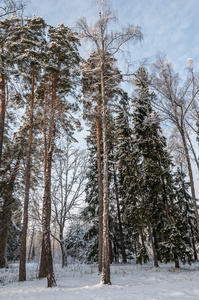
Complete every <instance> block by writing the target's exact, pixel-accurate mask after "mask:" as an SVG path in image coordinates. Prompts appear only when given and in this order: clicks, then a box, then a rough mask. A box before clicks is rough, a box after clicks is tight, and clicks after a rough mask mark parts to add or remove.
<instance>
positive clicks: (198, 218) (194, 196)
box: [180, 127, 199, 231]
mask: <svg viewBox="0 0 199 300" xmlns="http://www.w3.org/2000/svg"><path fill="white" fill-rule="evenodd" d="M180 133H181V137H182V142H183V146H184V150H185V155H186V160H187V166H188V172H189V180H190V185H191V194H192V200H193V207H194V211H195V216H196V222H197V228H198V231H199V214H198V208H197V201H196V194H195V187H194V180H193V172H192V167H191V161H190V157H189V150H188V147H187V142H186V137H185V132H184V129H183V128H182V127H181V128H180Z"/></svg>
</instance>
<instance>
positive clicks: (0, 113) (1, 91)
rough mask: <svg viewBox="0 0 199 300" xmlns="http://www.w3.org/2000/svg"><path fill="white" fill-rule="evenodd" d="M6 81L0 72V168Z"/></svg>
mask: <svg viewBox="0 0 199 300" xmlns="http://www.w3.org/2000/svg"><path fill="white" fill-rule="evenodd" d="M1 53H3V48H2V47H1ZM2 68H4V63H3V62H2ZM5 86H6V83H5V77H4V74H3V73H0V101H1V106H0V168H1V160H2V151H3V135H4V123H5V110H6V88H5Z"/></svg>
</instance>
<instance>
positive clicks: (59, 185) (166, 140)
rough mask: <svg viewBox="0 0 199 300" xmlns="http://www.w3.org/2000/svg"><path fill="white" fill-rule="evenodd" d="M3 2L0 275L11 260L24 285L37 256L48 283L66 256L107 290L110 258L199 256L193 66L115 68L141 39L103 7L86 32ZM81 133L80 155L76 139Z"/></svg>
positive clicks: (186, 259) (10, 0) (198, 133)
mask: <svg viewBox="0 0 199 300" xmlns="http://www.w3.org/2000/svg"><path fill="white" fill-rule="evenodd" d="M1 2H2V7H1V9H0V268H5V267H7V266H8V263H9V262H10V261H17V262H18V263H19V281H25V280H26V262H27V261H31V260H34V259H35V257H39V258H40V268H39V274H38V276H39V278H43V277H46V278H47V285H48V287H52V286H55V285H56V279H55V276H54V269H53V256H54V253H55V252H56V251H59V252H60V253H61V256H60V257H61V259H62V262H61V263H62V267H67V258H68V257H69V256H70V257H74V258H75V259H78V260H80V261H82V262H86V263H97V264H98V270H99V272H100V273H101V282H102V283H104V284H110V283H111V272H110V264H111V263H113V262H115V263H120V262H122V263H128V262H131V261H132V260H134V261H136V263H137V264H144V263H146V262H147V261H148V260H153V262H154V267H158V265H159V263H160V262H164V263H168V262H172V263H173V264H174V266H175V267H176V268H179V267H180V265H181V264H185V263H189V264H190V263H192V262H194V261H197V260H198V249H199V248H198V246H199V214H198V199H197V194H196V186H195V185H196V176H197V173H198V168H199V161H198V142H199V113H198V96H199V77H198V74H197V72H196V71H195V68H194V64H193V61H192V60H191V59H189V60H188V65H187V68H186V69H185V70H184V73H183V74H181V75H180V74H178V73H177V72H175V70H174V69H173V67H172V63H171V62H170V61H169V59H167V58H166V55H162V54H159V55H158V56H157V58H156V60H155V61H153V62H152V63H150V64H149V63H148V64H146V63H145V64H144V63H143V64H140V66H139V67H138V68H137V69H136V70H135V69H134V70H131V68H130V67H128V68H127V69H126V70H124V68H121V69H120V66H121V63H119V61H120V60H121V59H122V57H123V58H124V56H125V47H126V45H127V44H129V43H131V49H133V48H134V47H136V46H137V44H138V43H139V42H141V41H142V39H143V32H142V29H141V28H140V27H139V26H138V25H135V24H130V25H128V26H126V27H119V26H118V25H117V26H116V25H115V23H112V22H114V13H113V12H112V10H111V9H110V8H109V5H108V4H109V3H108V1H106V0H102V1H101V3H100V12H99V15H98V16H97V17H98V19H97V21H96V23H95V24H94V25H92V26H90V25H89V22H88V21H87V20H86V19H85V18H81V19H79V21H78V22H77V25H76V28H75V30H74V29H71V28H69V27H68V26H67V25H64V24H63V23H61V24H59V25H58V26H57V27H55V26H52V25H49V24H46V22H45V20H44V19H43V18H42V17H37V16H33V17H32V18H26V17H24V15H25V12H24V9H25V6H26V3H25V2H23V1H22V2H17V1H14V0H6V1H5V2H4V1H1ZM83 44H84V45H87V46H88V48H89V51H88V53H86V54H85V56H84V55H80V48H81V45H83ZM132 60H134V61H135V60H136V57H133V53H132ZM129 66H130V65H129ZM127 70H128V71H127ZM80 116H81V117H80ZM84 126H86V128H87V136H86V144H87V149H82V148H81V147H80V146H79V144H78V140H77V134H76V133H77V132H81V131H82V130H83V127H84ZM82 134H83V133H82Z"/></svg>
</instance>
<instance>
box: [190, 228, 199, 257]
mask: <svg viewBox="0 0 199 300" xmlns="http://www.w3.org/2000/svg"><path fill="white" fill-rule="evenodd" d="M189 225H190V228H191V241H192V245H193V255H194V260H195V261H198V255H197V250H196V245H195V240H194V233H193V228H192V224H191V222H189Z"/></svg>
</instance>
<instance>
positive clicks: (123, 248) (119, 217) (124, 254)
mask: <svg viewBox="0 0 199 300" xmlns="http://www.w3.org/2000/svg"><path fill="white" fill-rule="evenodd" d="M113 172H114V185H115V196H116V202H117V214H118V222H119V231H120V243H121V249H122V261H123V263H126V252H125V246H124V235H123V229H122V222H121V212H120V203H119V196H118V186H117V179H116V174H115V171H113Z"/></svg>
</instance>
